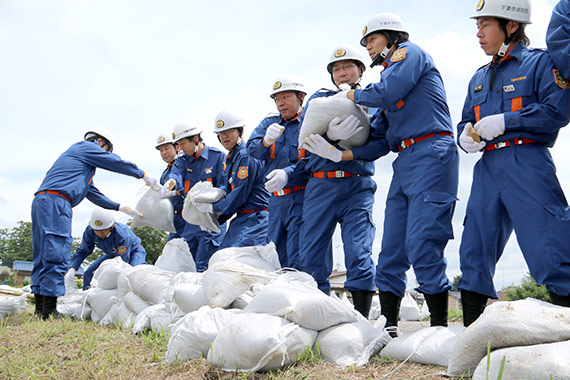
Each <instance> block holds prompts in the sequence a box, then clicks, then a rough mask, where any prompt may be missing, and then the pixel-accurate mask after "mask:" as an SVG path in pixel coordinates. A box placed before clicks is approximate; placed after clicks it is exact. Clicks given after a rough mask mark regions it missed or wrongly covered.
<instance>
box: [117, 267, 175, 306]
mask: <svg viewBox="0 0 570 380" xmlns="http://www.w3.org/2000/svg"><path fill="white" fill-rule="evenodd" d="M174 276H176V274H175V273H173V272H168V271H164V270H162V269H159V268H157V267H155V266H154V265H139V266H137V267H135V268H133V269H132V270H131V271H130V272H129V274H128V276H127V277H128V278H129V282H130V283H131V288H132V289H133V292H134V293H135V294H136V295H137V296H139V297H140V298H142V299H143V300H145V301H146V302H150V303H152V304H155V305H156V304H158V303H160V302H161V301H162V299H163V298H164V296H165V293H166V292H168V288H169V284H170V281H171V280H172V278H174Z"/></svg>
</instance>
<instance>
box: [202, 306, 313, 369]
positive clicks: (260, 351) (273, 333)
mask: <svg viewBox="0 0 570 380" xmlns="http://www.w3.org/2000/svg"><path fill="white" fill-rule="evenodd" d="M316 336H317V332H316V331H312V330H308V329H304V328H302V327H300V326H299V325H297V324H295V323H292V322H288V321H286V320H285V319H283V318H280V317H274V316H271V315H266V314H252V313H243V314H240V316H239V317H238V318H236V319H235V320H233V321H231V322H230V323H228V324H227V325H226V326H224V327H223V328H222V329H221V330H220V332H219V333H218V336H217V337H216V339H215V340H214V342H213V343H212V346H211V348H210V351H209V352H208V361H209V362H210V363H212V364H213V365H214V366H215V367H218V368H221V369H222V370H224V371H236V372H249V371H251V372H256V371H271V370H275V369H278V368H282V367H283V366H286V365H287V364H289V363H292V362H294V361H295V360H296V359H297V357H299V356H301V355H302V354H303V353H304V351H305V348H306V347H311V346H312V345H313V342H314V341H315V338H316Z"/></svg>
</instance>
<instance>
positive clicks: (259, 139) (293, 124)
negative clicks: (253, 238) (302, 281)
mask: <svg viewBox="0 0 570 380" xmlns="http://www.w3.org/2000/svg"><path fill="white" fill-rule="evenodd" d="M301 120H302V118H301V117H300V116H299V115H295V117H293V118H291V119H289V120H286V119H284V118H283V117H281V115H280V114H270V115H268V116H267V117H266V118H265V119H263V120H262V121H261V123H259V125H258V126H257V127H256V128H255V130H254V131H253V132H252V134H251V135H250V137H249V139H248V141H247V152H248V154H249V155H250V156H251V157H254V158H257V159H259V160H261V161H262V162H263V163H264V165H265V172H264V177H265V176H266V175H267V174H269V173H271V172H272V171H273V170H275V169H283V168H285V167H287V166H289V165H292V164H295V163H296V162H298V161H299V159H300V158H301V157H303V156H304V152H305V150H304V149H301V150H299V130H300V126H301ZM273 123H277V124H280V125H281V126H283V127H285V130H284V131H283V133H282V134H281V136H279V138H278V139H277V140H276V141H275V142H274V143H273V144H272V145H271V146H270V147H267V148H266V147H265V146H264V145H263V138H264V137H265V132H266V130H267V127H269V126H270V125H271V124H273ZM307 179H308V177H307V176H306V175H305V176H298V177H295V178H291V177H290V178H289V181H288V183H287V185H286V187H285V188H284V189H283V190H281V191H276V192H273V193H272V194H271V197H270V198H269V204H268V209H269V226H268V233H267V234H268V240H269V241H272V242H273V243H275V246H276V249H277V254H278V255H279V262H280V263H281V267H283V268H285V267H288V268H295V269H299V232H300V230H301V224H302V213H303V200H304V198H305V191H304V190H305V186H306V184H307Z"/></svg>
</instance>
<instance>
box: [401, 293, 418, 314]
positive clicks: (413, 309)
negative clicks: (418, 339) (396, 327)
mask: <svg viewBox="0 0 570 380" xmlns="http://www.w3.org/2000/svg"><path fill="white" fill-rule="evenodd" d="M399 317H400V320H401V321H419V320H420V308H419V306H418V303H417V302H416V300H415V299H414V297H412V295H411V294H410V292H406V295H405V296H404V298H403V299H402V303H401V304H400V314H399Z"/></svg>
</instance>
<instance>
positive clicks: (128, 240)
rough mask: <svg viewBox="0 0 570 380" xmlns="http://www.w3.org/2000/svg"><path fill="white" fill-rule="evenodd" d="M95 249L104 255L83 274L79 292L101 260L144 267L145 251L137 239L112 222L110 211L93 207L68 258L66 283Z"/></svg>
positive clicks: (124, 228)
mask: <svg viewBox="0 0 570 380" xmlns="http://www.w3.org/2000/svg"><path fill="white" fill-rule="evenodd" d="M95 246H97V247H99V248H100V249H101V250H102V251H103V252H104V255H102V256H99V257H98V258H97V259H96V260H95V261H93V263H92V264H91V265H90V266H89V268H87V270H86V271H85V273H84V274H83V290H87V289H89V287H90V286H91V280H92V279H93V273H94V272H95V271H96V270H97V268H99V266H100V265H101V263H102V262H103V261H105V260H108V259H112V258H115V257H117V256H121V259H123V261H124V262H126V263H129V264H131V265H132V266H137V265H141V264H146V261H145V260H146V251H145V249H144V247H143V246H142V245H141V239H140V238H139V237H138V236H137V235H135V233H134V232H133V231H132V230H131V229H130V228H129V227H128V226H126V225H125V224H122V223H116V222H115V216H114V214H113V212H112V211H110V210H105V209H102V208H96V209H95V210H93V213H92V214H91V220H90V221H89V225H88V226H87V228H86V229H85V232H84V233H83V239H82V240H81V245H80V246H79V248H77V249H76V250H75V254H74V255H73V257H72V259H71V268H70V269H69V271H68V272H67V274H66V275H65V282H66V284H67V283H68V282H69V281H73V278H74V277H75V272H76V271H77V269H79V267H80V266H81V263H83V260H85V258H86V257H87V256H89V255H90V254H91V253H93V250H94V249H95Z"/></svg>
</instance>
